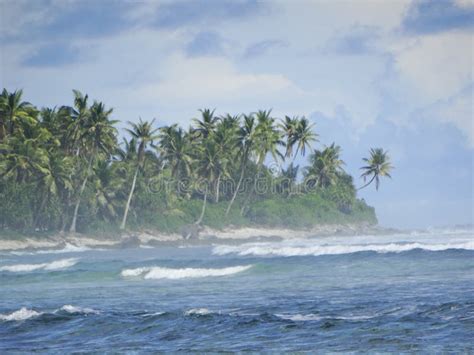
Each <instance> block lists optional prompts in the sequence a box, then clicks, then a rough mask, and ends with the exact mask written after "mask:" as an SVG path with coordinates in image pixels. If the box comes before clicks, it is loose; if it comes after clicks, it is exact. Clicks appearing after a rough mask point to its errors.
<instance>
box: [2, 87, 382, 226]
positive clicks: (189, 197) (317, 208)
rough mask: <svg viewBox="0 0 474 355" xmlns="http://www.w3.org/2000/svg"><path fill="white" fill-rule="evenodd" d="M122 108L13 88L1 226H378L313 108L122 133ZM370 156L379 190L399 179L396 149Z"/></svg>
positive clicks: (6, 119)
mask: <svg viewBox="0 0 474 355" xmlns="http://www.w3.org/2000/svg"><path fill="white" fill-rule="evenodd" d="M111 116H112V109H109V108H106V106H105V105H104V104H103V103H102V102H98V101H93V102H92V103H91V102H90V100H89V97H88V96H87V95H83V94H82V93H80V92H79V91H74V101H73V104H72V106H60V107H56V108H42V109H38V108H37V107H35V106H33V105H31V104H30V103H27V102H24V101H22V91H21V90H18V91H15V92H8V91H7V90H5V89H4V90H3V92H2V94H1V96H0V201H1V202H0V229H3V230H4V231H5V230H16V231H22V232H28V231H69V232H76V231H77V232H96V233H99V232H101V231H106V232H107V231H114V230H117V229H119V228H120V229H124V228H132V229H140V228H155V229H159V230H162V231H176V230H179V228H180V227H182V226H183V225H187V224H191V223H195V224H205V225H209V226H213V227H224V226H226V225H235V226H243V225H252V224H264V225H269V226H294V227H303V226H304V227H310V226H312V225H315V224H318V223H344V222H368V223H376V218H375V213H374V210H373V209H372V208H371V207H369V206H367V205H366V204H365V202H364V201H362V200H359V199H357V197H356V189H355V187H354V184H353V179H352V177H351V176H350V175H348V174H347V173H345V172H344V170H343V166H344V162H343V161H342V159H341V157H340V155H341V149H340V147H339V146H337V145H335V144H332V145H330V146H327V147H323V148H322V149H321V150H317V149H316V150H315V149H314V145H315V143H316V142H317V137H318V136H317V134H316V133H315V132H314V131H313V128H314V127H313V125H311V124H310V122H309V121H308V120H307V119H306V118H304V117H302V118H299V117H293V118H290V117H285V118H284V119H281V120H278V119H276V118H274V117H273V116H272V114H271V111H258V112H256V113H252V114H248V115H245V114H243V115H237V116H232V115H225V116H217V115H215V112H214V111H211V110H209V109H205V110H201V111H200V117H199V118H195V119H193V120H192V125H191V127H189V128H188V129H183V128H181V127H179V126H178V125H176V124H174V125H170V126H165V127H155V125H154V121H151V122H148V121H142V120H141V119H140V120H139V121H138V122H137V123H131V122H129V123H128V126H129V127H128V128H127V129H125V130H123V132H124V135H121V134H120V133H119V132H118V130H117V128H116V124H117V122H118V121H113V120H112V119H111ZM120 137H123V138H120ZM120 141H121V142H120ZM307 152H310V154H309V165H308V166H307V167H305V168H304V169H301V170H300V169H299V166H295V165H294V164H293V161H294V158H295V157H296V156H297V155H298V154H300V155H302V156H304V155H305V154H306V153H307ZM268 161H271V163H268ZM364 161H365V162H366V164H367V165H366V166H365V167H363V169H364V173H363V177H364V178H367V177H368V178H369V183H370V182H372V181H374V180H375V181H376V184H377V188H378V184H379V177H380V176H390V174H389V171H390V169H391V165H390V162H389V159H388V155H387V154H386V152H384V151H383V150H381V149H374V150H372V151H371V157H370V158H367V159H365V160H364ZM285 166H286V168H284V167H285Z"/></svg>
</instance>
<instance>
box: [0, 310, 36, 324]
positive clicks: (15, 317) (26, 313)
mask: <svg viewBox="0 0 474 355" xmlns="http://www.w3.org/2000/svg"><path fill="white" fill-rule="evenodd" d="M42 314H43V313H42V312H36V311H35V310H32V309H28V308H26V307H23V308H21V309H19V310H18V311H15V312H12V313H10V314H0V319H1V320H4V321H20V320H26V319H29V318H33V317H38V316H40V315H42Z"/></svg>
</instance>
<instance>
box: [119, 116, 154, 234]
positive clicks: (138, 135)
mask: <svg viewBox="0 0 474 355" xmlns="http://www.w3.org/2000/svg"><path fill="white" fill-rule="evenodd" d="M154 122H155V120H154V119H153V120H152V121H151V122H147V121H142V119H141V118H140V121H139V122H138V123H133V122H128V124H129V125H130V127H131V128H130V129H129V128H126V129H125V130H126V131H127V132H128V133H129V134H130V135H131V136H132V137H133V138H134V139H135V140H136V142H137V143H138V151H137V153H138V155H137V166H136V168H135V174H134V175H133V180H132V187H131V188H130V193H129V194H128V198H127V204H126V205H125V211H124V213H123V218H122V224H121V225H120V229H125V225H126V223H127V215H128V210H129V208H130V202H131V201H132V197H133V192H134V191H135V184H136V182H137V176H138V172H139V170H140V168H142V166H143V162H144V160H145V152H146V149H147V148H148V145H153V141H154V140H155V139H157V138H158V135H157V134H156V132H157V131H158V128H153V123H154Z"/></svg>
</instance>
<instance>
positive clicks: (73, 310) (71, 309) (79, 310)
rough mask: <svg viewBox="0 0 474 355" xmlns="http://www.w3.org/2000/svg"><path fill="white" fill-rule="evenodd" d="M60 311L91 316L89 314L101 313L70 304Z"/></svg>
mask: <svg viewBox="0 0 474 355" xmlns="http://www.w3.org/2000/svg"><path fill="white" fill-rule="evenodd" d="M59 310H60V311H65V312H67V313H83V314H89V313H94V314H98V313H99V311H96V310H95V309H92V308H82V307H76V306H72V305H70V304H66V305H64V306H62V307H61V308H60V309H59Z"/></svg>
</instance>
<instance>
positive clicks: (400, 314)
mask: <svg viewBox="0 0 474 355" xmlns="http://www.w3.org/2000/svg"><path fill="white" fill-rule="evenodd" d="M473 242H474V237H473V234H472V232H463V233H459V232H457V233H446V232H445V233H441V232H432V233H427V234H426V235H411V234H407V235H398V236H366V237H345V238H342V237H337V238H336V237H334V238H318V239H311V240H294V241H286V242H272V243H263V244H262V243H260V244H245V245H240V246H209V247H189V248H172V247H166V248H165V247H162V248H153V249H151V248H150V249H149V248H147V249H144V248H137V249H126V250H96V251H94V250H91V251H83V252H77V253H41V254H38V253H36V254H26V255H14V254H9V253H4V254H2V255H0V353H5V352H14V351H16V352H30V351H43V352H56V353H64V352H74V351H83V352H99V353H101V352H103V351H111V352H141V351H143V352H146V351H183V352H187V351H197V352H204V351H207V352H214V351H278V352H284V351H314V350H318V351H371V352H400V351H404V352H416V351H423V352H430V353H431V352H445V351H451V352H472V351H474V344H473V339H474V250H473V249H474V244H473Z"/></svg>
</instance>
